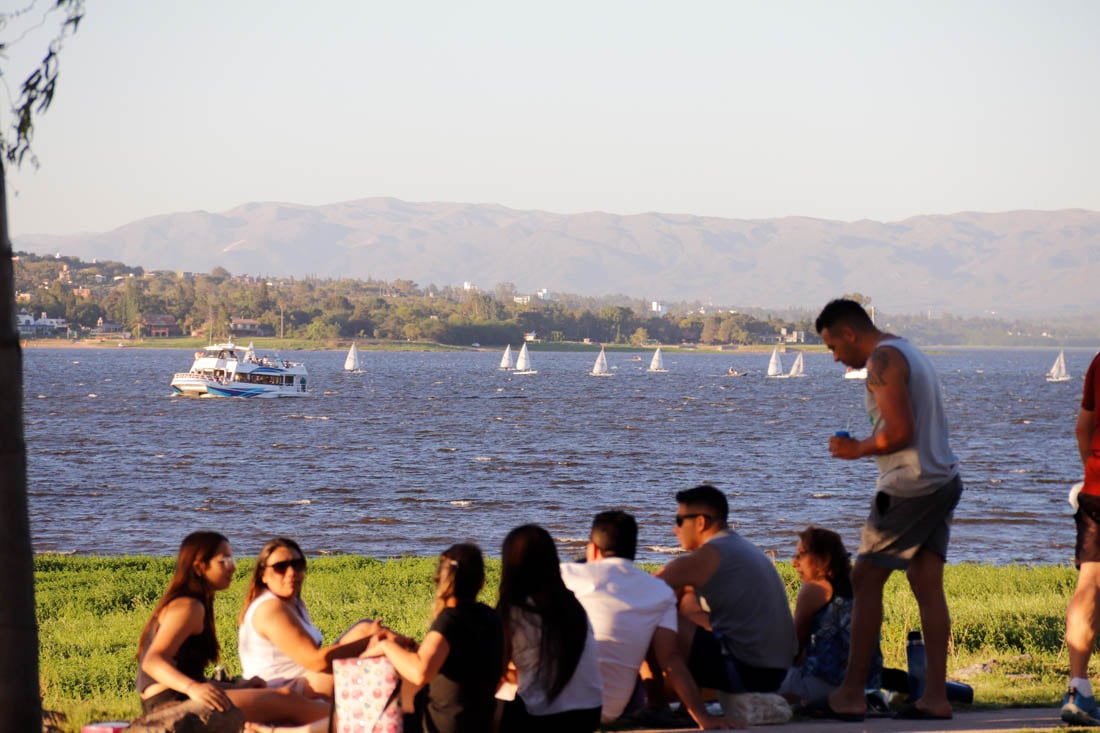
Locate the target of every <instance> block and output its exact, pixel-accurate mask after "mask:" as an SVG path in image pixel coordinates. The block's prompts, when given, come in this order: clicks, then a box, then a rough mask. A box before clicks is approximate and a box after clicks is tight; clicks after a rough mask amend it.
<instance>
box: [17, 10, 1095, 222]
mask: <svg viewBox="0 0 1100 733" xmlns="http://www.w3.org/2000/svg"><path fill="white" fill-rule="evenodd" d="M27 2H29V0H0V9H2V10H4V11H7V12H10V11H11V10H12V9H13V8H16V7H22V6H24V5H25V4H26V3H27ZM40 4H43V3H40ZM44 4H45V5H49V4H50V3H48V2H47V3H44ZM36 12H37V11H36ZM38 14H39V15H40V13H38ZM56 25H57V23H56V21H55V20H49V21H47V25H46V26H45V29H46V30H49V31H51V32H52V31H53V30H54V29H55V28H56ZM15 31H16V27H15V24H14V23H11V24H9V25H8V26H7V27H4V28H0V40H2V41H7V42H10V41H11V40H13V36H14V35H15ZM1098 32H1100V2H1094V1H1092V0H1080V1H1064V2H1058V1H1054V2H1051V1H1047V0H1043V1H1039V0H1036V1H1035V2H1016V1H1013V0H993V1H989V2H985V1H978V0H973V1H967V0H951V1H950V2H938V1H936V0H928V1H925V2H890V1H886V0H874V1H870V2H842V1H841V2H824V1H821V2H781V1H776V0H762V1H760V2H757V1H750V0H744V1H737V0H712V1H699V2H692V1H691V0H676V1H675V2H674V1H672V0H666V1H665V2H643V1H641V0H624V1H622V2H619V1H611V0H584V2H572V1H568V0H555V1H554V2H539V3H536V2H524V1H523V0H519V1H517V0H504V1H501V2H477V1H476V0H471V1H470V2H461V3H456V2H416V1H415V0H401V1H399V2H394V1H393V0H388V1H387V2H375V1H365V0H348V1H344V0H315V1H314V2H304V1H302V0H299V1H298V2H283V1H280V0H228V1H227V0H187V1H186V2H169V1H168V0H152V1H142V0H87V14H86V17H85V19H84V21H83V23H82V25H81V26H80V31H79V33H77V34H76V35H75V36H74V37H72V38H71V39H69V40H68V41H66V43H65V47H64V49H63V51H62V55H61V81H60V84H59V87H58V92H57V97H56V99H55V102H54V104H53V107H52V108H51V109H50V110H49V112H48V113H47V114H46V115H45V116H44V117H42V118H41V120H40V123H39V125H38V128H37V131H36V136H35V150H36V153H37V155H38V158H39V160H40V161H41V168H40V169H39V170H37V171H36V170H35V169H34V168H33V167H30V166H26V165H25V166H24V167H23V169H22V170H20V171H13V172H11V173H10V179H9V202H8V206H9V215H10V219H11V223H12V230H13V233H14V234H15V235H16V236H18V235H19V234H23V233H68V232H75V231H102V230H108V229H112V228H114V227H117V226H121V225H123V224H126V223H128V222H130V221H133V220H136V219H140V218H143V217H147V216H152V215H155V214H162V213H169V212H173V211H186V210H195V209H203V210H207V211H224V210H226V209H229V208H232V207H234V206H237V205H238V204H242V203H245V202H249V201H273V200H274V201H289V202H295V203H302V204H324V203H334V202H338V201H345V200H349V199H357V198H364V197H368V196H393V197H396V198H400V199H405V200H410V201H462V202H471V203H499V204H503V205H505V206H509V207H514V208H522V209H544V210H549V211H555V212H563V213H571V212H579V211H591V210H599V211H609V212H615V213H623V214H629V213H637V212H643V211H662V212H677V213H692V214H702V215H712V216H724V217H732V218H762V217H778V216H787V215H802V216H812V217H821V218H829V219H842V220H855V219H861V218H869V219H875V220H879V221H894V220H898V219H902V218H905V217H908V216H912V215H916V214H935V213H954V212H957V211H965V210H977V211H1007V210H1012V209H1064V208H1087V209H1094V210H1095V209H1100V139H1098V137H1097V130H1100V94H1098V93H1097V90H1098V89H1100V78H1098V77H1100V42H1097V33H1098ZM47 40H48V39H47V38H46V37H45V36H44V35H43V34H42V32H41V31H39V32H38V33H37V34H35V33H31V34H30V35H28V36H27V37H26V38H24V39H23V40H22V41H21V42H20V43H19V44H17V45H16V46H14V47H12V48H11V49H10V51H9V53H8V58H7V59H6V60H5V61H3V62H0V63H2V64H3V65H2V66H0V69H2V70H3V72H4V80H5V81H6V83H7V86H8V89H9V90H10V94H11V95H15V94H16V92H17V90H18V86H19V82H21V81H22V78H23V77H24V76H25V74H26V72H27V71H28V70H29V68H30V62H31V61H32V60H36V59H37V58H38V57H40V55H41V53H42V51H43V50H44V47H45V43H46V41H47ZM0 93H3V91H2V90H0ZM9 107H10V105H9V104H8V102H7V100H0V109H8V108H9ZM2 121H3V124H4V126H5V127H7V126H8V125H9V124H10V122H11V115H10V114H5V115H3V117H2Z"/></svg>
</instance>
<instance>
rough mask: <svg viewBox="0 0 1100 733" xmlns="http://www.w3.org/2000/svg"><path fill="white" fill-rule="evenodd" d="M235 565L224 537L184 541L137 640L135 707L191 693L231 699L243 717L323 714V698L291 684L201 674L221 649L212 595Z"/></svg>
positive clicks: (304, 718) (226, 702) (223, 706)
mask: <svg viewBox="0 0 1100 733" xmlns="http://www.w3.org/2000/svg"><path fill="white" fill-rule="evenodd" d="M236 568H237V566H236V563H235V562H234V561H233V555H232V553H231V551H230V548H229V540H227V539H226V538H225V537H224V536H222V535H220V534H218V533H216V532H193V533H191V534H189V535H188V536H187V537H186V538H185V539H184V540H183V543H182V544H181V545H180V550H179V555H178V557H177V558H176V568H175V572H174V573H173V575H172V579H171V580H170V581H169V583H168V589H167V590H166V591H165V592H164V596H163V597H162V598H161V599H160V602H159V603H158V604H157V605H156V607H155V608H154V609H153V613H152V614H151V615H150V616H149V620H148V621H147V622H146V624H145V628H144V629H143V630H142V632H141V639H140V641H139V642H138V653H137V659H138V674H137V682H136V686H137V691H138V694H139V695H140V696H141V710H142V713H149V712H152V711H154V710H156V709H158V708H161V707H164V706H165V705H168V704H172V703H175V702H179V701H183V700H189V699H190V700H195V701H198V702H201V703H202V704H203V705H205V706H207V707H209V708H212V709H214V710H219V711H225V710H228V709H230V708H231V707H233V706H236V707H238V708H240V709H241V711H242V712H243V713H244V716H245V720H247V721H250V722H259V723H268V722H274V721H283V722H290V723H296V724H303V723H310V722H312V721H315V720H319V719H321V718H323V717H325V716H326V715H327V714H328V705H327V704H325V703H324V702H322V701H319V700H309V699H307V698H305V697H303V696H302V695H299V694H297V693H295V692H292V691H290V690H268V689H263V686H262V685H260V688H254V687H253V688H244V687H234V686H232V685H227V684H223V683H219V682H213V681H211V680H208V679H206V678H205V677H204V675H203V673H204V672H205V670H206V668H207V666H209V665H210V664H212V663H213V662H216V661H217V660H218V655H219V652H220V648H219V646H218V637H217V629H216V628H215V626H214V594H215V593H216V592H217V591H220V590H225V589H226V588H228V587H229V586H230V584H231V583H232V582H233V573H234V572H235V571H236ZM246 684H247V683H246Z"/></svg>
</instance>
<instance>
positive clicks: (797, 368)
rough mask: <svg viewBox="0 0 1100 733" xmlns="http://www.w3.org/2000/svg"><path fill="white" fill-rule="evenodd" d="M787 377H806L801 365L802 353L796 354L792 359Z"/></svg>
mask: <svg viewBox="0 0 1100 733" xmlns="http://www.w3.org/2000/svg"><path fill="white" fill-rule="evenodd" d="M787 376H788V377H804V376H806V367H805V365H804V364H803V363H802V352H801V351H800V352H798V356H796V357H795V359H794V364H792V365H791V371H789V372H788V373H787Z"/></svg>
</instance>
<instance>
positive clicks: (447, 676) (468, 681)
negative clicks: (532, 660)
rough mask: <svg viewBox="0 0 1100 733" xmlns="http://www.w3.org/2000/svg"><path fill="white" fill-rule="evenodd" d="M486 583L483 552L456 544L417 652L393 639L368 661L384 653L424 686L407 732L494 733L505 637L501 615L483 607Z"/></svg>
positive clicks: (438, 580) (446, 555)
mask: <svg viewBox="0 0 1100 733" xmlns="http://www.w3.org/2000/svg"><path fill="white" fill-rule="evenodd" d="M484 585H485V561H484V559H483V558H482V555H481V548H479V547H478V546H477V545H472V544H459V545H452V546H451V547H449V548H447V549H446V550H445V551H444V552H443V554H442V555H441V556H440V558H439V567H438V568H437V569H436V571H435V606H434V608H433V609H432V613H433V620H432V626H431V628H430V629H429V630H428V633H427V635H426V636H425V637H424V641H423V642H422V643H421V644H420V646H419V648H417V649H412V648H409V647H408V646H407V645H405V644H403V643H401V642H400V641H399V640H397V639H395V638H386V639H384V640H382V641H381V642H379V643H378V644H377V645H376V646H375V647H374V648H373V649H371V650H370V651H368V652H367V654H368V655H375V654H380V655H385V656H386V658H388V659H389V660H390V662H391V663H392V664H393V666H394V668H395V669H396V670H397V672H398V674H400V675H401V676H402V677H403V678H404V679H405V680H406V681H407V682H409V683H411V684H413V685H416V686H420V685H427V687H425V688H423V689H422V690H421V691H420V693H419V694H417V696H416V705H415V716H416V717H417V718H419V720H417V721H416V722H414V723H413V724H412V725H409V722H410V721H409V720H408V718H406V727H405V730H406V733H412V731H420V730H423V731H424V732H425V733H482V732H483V731H489V730H491V729H492V724H493V714H494V713H495V711H496V700H495V699H494V697H493V695H494V693H495V692H496V689H497V684H498V683H499V682H500V676H501V668H502V654H503V636H502V632H501V625H500V619H499V617H498V616H497V614H496V612H495V611H494V610H493V609H491V608H489V607H488V606H486V605H485V604H483V603H478V600H477V594H478V593H479V592H480V591H481V588H482V586H484Z"/></svg>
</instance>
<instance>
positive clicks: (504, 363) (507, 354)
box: [500, 344, 515, 372]
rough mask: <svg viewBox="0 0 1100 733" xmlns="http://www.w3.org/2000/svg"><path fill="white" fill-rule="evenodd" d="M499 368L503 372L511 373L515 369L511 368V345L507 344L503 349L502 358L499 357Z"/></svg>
mask: <svg viewBox="0 0 1100 733" xmlns="http://www.w3.org/2000/svg"><path fill="white" fill-rule="evenodd" d="M500 368H501V369H503V370H504V371H506V372H507V371H511V370H512V369H514V368H515V367H513V366H512V345H511V344H508V345H507V346H505V347H504V356H502V357H500Z"/></svg>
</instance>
